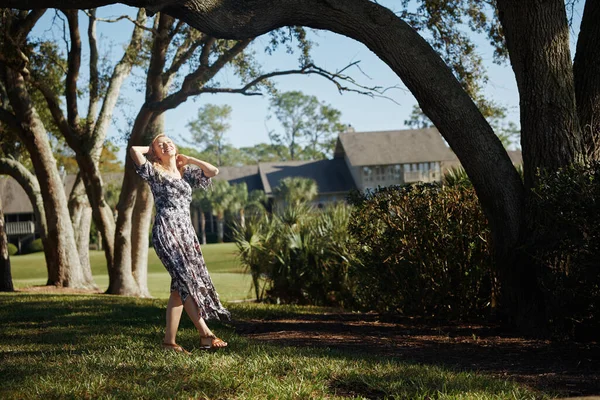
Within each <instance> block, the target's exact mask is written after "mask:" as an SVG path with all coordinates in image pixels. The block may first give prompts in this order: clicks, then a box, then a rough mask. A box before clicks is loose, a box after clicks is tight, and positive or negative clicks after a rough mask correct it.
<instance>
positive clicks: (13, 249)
mask: <svg viewBox="0 0 600 400" xmlns="http://www.w3.org/2000/svg"><path fill="white" fill-rule="evenodd" d="M18 252H19V248H18V247H17V246H15V245H14V244H12V243H9V244H8V255H9V256H14V255H15V254H17V253H18Z"/></svg>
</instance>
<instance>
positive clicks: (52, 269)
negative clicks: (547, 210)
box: [0, 158, 58, 285]
mask: <svg viewBox="0 0 600 400" xmlns="http://www.w3.org/2000/svg"><path fill="white" fill-rule="evenodd" d="M4 174H5V175H9V176H11V177H12V178H13V179H14V180H16V181H17V183H19V185H20V186H21V187H22V188H23V190H24V191H25V193H27V197H28V198H29V202H30V203H31V206H32V207H33V215H34V216H35V221H36V224H37V226H38V228H39V234H40V239H42V245H43V246H44V257H45V260H46V269H47V271H48V279H47V281H46V282H47V284H48V285H50V284H51V283H50V282H52V281H53V280H52V279H50V277H51V276H52V277H55V276H58V266H57V264H56V259H55V258H54V256H55V255H54V253H53V252H52V251H51V249H50V244H49V241H48V226H47V224H46V212H45V211H44V200H43V198H42V194H41V190H40V185H39V183H38V180H37V178H36V177H35V175H33V174H32V173H31V172H29V171H28V170H27V168H25V167H24V166H23V164H21V163H20V162H18V161H15V160H12V159H9V158H1V159H0V175H4Z"/></svg>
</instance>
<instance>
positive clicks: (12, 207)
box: [0, 176, 33, 214]
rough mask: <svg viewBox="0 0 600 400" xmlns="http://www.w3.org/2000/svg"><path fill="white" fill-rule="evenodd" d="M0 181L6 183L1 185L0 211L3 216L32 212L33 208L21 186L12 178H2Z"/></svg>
mask: <svg viewBox="0 0 600 400" xmlns="http://www.w3.org/2000/svg"><path fill="white" fill-rule="evenodd" d="M0 179H3V180H4V179H5V180H6V181H5V182H3V183H1V184H0V185H2V186H1V187H2V190H0V197H1V198H2V211H3V212H4V214H29V213H32V212H33V207H31V203H30V202H29V197H27V193H25V190H23V188H21V185H19V183H18V182H17V181H16V180H14V179H13V178H12V177H9V176H4V177H1V178H0Z"/></svg>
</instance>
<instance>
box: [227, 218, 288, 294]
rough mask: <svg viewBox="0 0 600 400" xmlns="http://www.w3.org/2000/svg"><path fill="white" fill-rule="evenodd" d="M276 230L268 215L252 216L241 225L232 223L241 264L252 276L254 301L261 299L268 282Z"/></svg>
mask: <svg viewBox="0 0 600 400" xmlns="http://www.w3.org/2000/svg"><path fill="white" fill-rule="evenodd" d="M276 231H277V229H276V225H275V221H274V220H273V219H272V218H270V217H269V216H268V215H263V216H262V218H252V219H250V220H249V221H248V223H247V224H245V225H243V226H242V225H241V224H235V225H234V229H233V239H234V242H235V244H236V246H237V248H238V256H239V257H240V261H241V263H242V265H243V266H244V267H245V269H246V272H248V271H249V272H250V274H251V276H252V286H253V287H254V292H255V295H256V301H262V300H263V298H264V294H265V290H266V288H267V285H268V283H269V282H270V281H269V279H268V278H269V277H270V271H271V266H272V258H273V256H272V254H273V251H272V249H273V240H274V238H275V237H276ZM261 282H262V284H261Z"/></svg>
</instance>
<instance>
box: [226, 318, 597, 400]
mask: <svg viewBox="0 0 600 400" xmlns="http://www.w3.org/2000/svg"><path fill="white" fill-rule="evenodd" d="M233 325H234V327H235V331H236V333H238V334H240V335H243V336H245V337H247V338H249V339H251V340H254V341H258V342H262V343H269V344H274V345H277V346H295V347H314V348H327V349H335V350H340V351H343V352H350V353H352V354H356V355H358V354H363V355H365V356H377V357H382V359H399V360H402V361H404V362H410V363H418V364H426V365H434V366H440V367H444V368H450V369H453V370H461V371H478V372H483V373H485V374H487V375H490V376H493V377H498V378H503V379H506V378H510V379H511V380H514V381H517V382H519V383H523V384H526V385H527V386H529V387H532V388H534V389H536V390H540V391H544V392H548V391H550V392H557V393H561V394H564V395H598V394H600V346H599V345H598V344H597V343H577V342H571V341H569V342H553V341H549V340H536V339H528V338H523V337H519V336H516V335H514V334H511V333H510V332H506V331H504V330H502V329H501V328H500V327H499V326H495V325H492V324H490V325H483V324H480V323H479V324H468V323H463V324H461V323H448V322H441V321H435V320H426V319H412V318H389V317H385V316H380V315H378V314H373V313H369V314H360V313H343V312H341V313H328V314H320V315H319V314H312V315H305V314H297V315H296V316H295V317H292V316H291V315H286V317H284V318H281V319H279V320H259V319H251V320H237V321H235V322H234V324H233ZM363 395H365V396H366V394H363ZM367 397H373V396H372V394H371V395H368V396H367ZM375 397H377V396H375Z"/></svg>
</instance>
